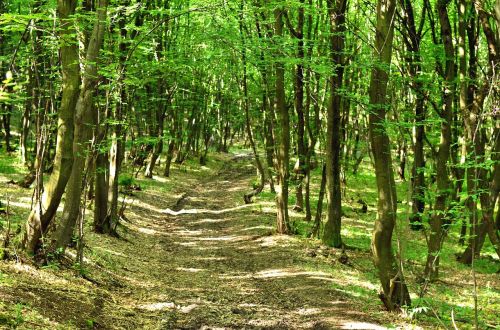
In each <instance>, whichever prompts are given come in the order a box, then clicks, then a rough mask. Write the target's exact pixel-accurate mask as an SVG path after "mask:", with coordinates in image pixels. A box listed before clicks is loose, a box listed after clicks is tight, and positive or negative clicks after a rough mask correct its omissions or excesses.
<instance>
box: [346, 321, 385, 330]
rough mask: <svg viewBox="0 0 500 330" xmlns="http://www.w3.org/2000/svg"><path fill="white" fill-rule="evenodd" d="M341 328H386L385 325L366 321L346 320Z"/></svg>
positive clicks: (372, 329) (373, 329)
mask: <svg viewBox="0 0 500 330" xmlns="http://www.w3.org/2000/svg"><path fill="white" fill-rule="evenodd" d="M341 329H364V330H386V329H387V328H386V327H381V326H380V325H376V324H371V323H366V322H346V323H344V324H343V325H342V328H341Z"/></svg>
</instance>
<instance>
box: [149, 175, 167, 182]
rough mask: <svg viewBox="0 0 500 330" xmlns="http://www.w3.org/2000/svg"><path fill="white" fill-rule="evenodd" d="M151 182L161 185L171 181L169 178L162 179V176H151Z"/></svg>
mask: <svg viewBox="0 0 500 330" xmlns="http://www.w3.org/2000/svg"><path fill="white" fill-rule="evenodd" d="M153 180H155V181H158V182H161V183H167V182H170V181H171V179H170V178H167V177H163V176H157V175H153Z"/></svg>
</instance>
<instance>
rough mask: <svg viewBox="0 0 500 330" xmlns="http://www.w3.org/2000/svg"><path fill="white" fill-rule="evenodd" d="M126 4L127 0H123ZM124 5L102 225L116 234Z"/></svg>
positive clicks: (121, 155)
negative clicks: (105, 204) (104, 220)
mask: <svg viewBox="0 0 500 330" xmlns="http://www.w3.org/2000/svg"><path fill="white" fill-rule="evenodd" d="M125 4H128V0H126V1H125ZM125 7H126V6H125ZM125 7H123V8H122V9H121V10H120V13H119V18H118V27H119V30H120V43H119V46H118V48H119V51H120V54H119V65H118V71H119V72H118V81H117V82H116V84H117V85H118V86H117V92H116V93H117V101H116V104H115V109H114V120H115V121H116V123H115V125H114V127H113V128H114V129H113V133H112V138H111V141H112V142H111V149H110V151H109V179H108V212H107V216H106V222H107V223H106V224H104V225H103V226H102V228H103V230H104V232H105V233H106V234H116V232H115V229H116V226H117V225H118V220H119V218H118V180H119V176H120V172H121V167H122V162H123V158H124V149H125V144H124V135H125V134H124V132H123V123H122V121H123V117H124V110H125V104H126V98H127V95H126V90H125V83H124V80H125V73H126V72H125V71H126V65H127V64H126V63H125V61H126V58H127V51H128V40H127V28H126V13H125Z"/></svg>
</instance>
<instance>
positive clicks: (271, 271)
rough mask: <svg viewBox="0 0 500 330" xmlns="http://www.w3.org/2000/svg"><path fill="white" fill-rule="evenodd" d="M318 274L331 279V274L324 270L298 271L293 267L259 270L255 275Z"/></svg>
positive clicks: (319, 276)
mask: <svg viewBox="0 0 500 330" xmlns="http://www.w3.org/2000/svg"><path fill="white" fill-rule="evenodd" d="M301 275H305V276H308V275H309V276H316V277H318V278H320V279H324V278H323V277H322V276H324V277H326V278H328V279H329V276H330V275H329V274H327V273H324V272H296V271H295V270H293V269H269V270H263V271H260V272H258V273H257V274H256V275H255V276H254V277H257V278H273V277H289V276H301Z"/></svg>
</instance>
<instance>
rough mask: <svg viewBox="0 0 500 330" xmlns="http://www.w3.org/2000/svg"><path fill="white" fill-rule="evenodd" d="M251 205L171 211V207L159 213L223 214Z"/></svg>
mask: <svg viewBox="0 0 500 330" xmlns="http://www.w3.org/2000/svg"><path fill="white" fill-rule="evenodd" d="M252 206H253V205H251V204H243V205H240V206H235V207H231V208H227V209H222V210H207V209H190V210H180V211H173V210H171V209H166V210H161V211H160V212H161V213H164V214H168V215H183V214H204V213H207V214H224V213H229V212H234V211H238V210H242V209H246V208H248V207H252Z"/></svg>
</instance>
